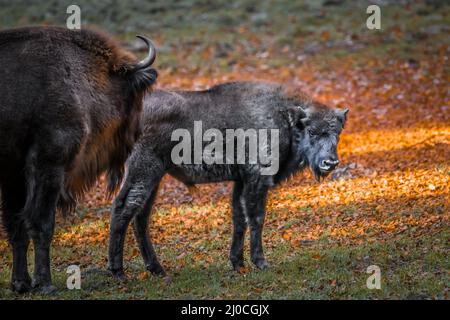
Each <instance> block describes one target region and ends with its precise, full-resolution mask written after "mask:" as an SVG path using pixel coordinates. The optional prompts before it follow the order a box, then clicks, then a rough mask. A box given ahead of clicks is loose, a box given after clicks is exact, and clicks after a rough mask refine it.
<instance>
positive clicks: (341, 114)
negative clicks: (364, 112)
mask: <svg viewBox="0 0 450 320" xmlns="http://www.w3.org/2000/svg"><path fill="white" fill-rule="evenodd" d="M335 112H336V116H337V118H338V119H339V121H340V122H341V123H342V128H343V127H344V125H345V121H347V113H348V109H347V108H346V109H337V110H336V111H335Z"/></svg>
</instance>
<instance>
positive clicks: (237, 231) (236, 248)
mask: <svg viewBox="0 0 450 320" xmlns="http://www.w3.org/2000/svg"><path fill="white" fill-rule="evenodd" d="M243 200H244V199H243V197H242V182H241V181H236V182H235V183H234V187H233V198H232V201H231V204H232V207H233V208H232V210H233V238H232V240H231V249H230V262H231V265H232V267H233V269H234V270H235V271H238V272H240V270H241V268H242V267H244V237H245V232H246V231H247V222H246V221H245V214H244V208H243V202H244V201H243Z"/></svg>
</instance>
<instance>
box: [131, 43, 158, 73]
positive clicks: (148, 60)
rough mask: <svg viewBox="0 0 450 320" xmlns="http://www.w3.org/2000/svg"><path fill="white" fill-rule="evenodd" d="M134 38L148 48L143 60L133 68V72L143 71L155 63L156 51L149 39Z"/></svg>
mask: <svg viewBox="0 0 450 320" xmlns="http://www.w3.org/2000/svg"><path fill="white" fill-rule="evenodd" d="M136 37H137V38H139V39H141V40H142V41H144V42H145V44H146V45H147V47H148V54H147V57H146V58H145V59H144V60H142V61H140V62H138V64H137V65H136V67H135V70H138V69H145V68H147V67H150V66H151V65H152V63H153V62H154V61H155V58H156V49H155V46H154V45H153V42H152V41H151V40H150V39H149V38H147V37H145V36H136Z"/></svg>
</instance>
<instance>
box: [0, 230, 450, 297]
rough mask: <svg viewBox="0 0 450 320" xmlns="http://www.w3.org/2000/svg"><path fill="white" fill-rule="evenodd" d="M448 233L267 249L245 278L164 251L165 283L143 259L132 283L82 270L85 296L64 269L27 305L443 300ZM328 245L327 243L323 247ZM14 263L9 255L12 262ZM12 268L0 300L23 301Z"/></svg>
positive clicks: (62, 253) (130, 268)
mask: <svg viewBox="0 0 450 320" xmlns="http://www.w3.org/2000/svg"><path fill="white" fill-rule="evenodd" d="M449 240H450V239H449V232H448V231H446V232H442V233H439V234H435V235H430V236H428V237H423V238H421V239H412V238H410V237H404V238H399V239H396V240H391V241H387V242H385V243H371V244H364V245H356V246H348V247H340V246H334V247H329V246H328V245H326V243H324V241H325V240H321V241H320V242H318V243H315V244H312V245H308V246H303V247H299V248H292V247H290V246H289V245H287V244H285V245H280V246H278V247H275V248H271V249H270V250H268V252H267V254H268V259H269V261H270V262H271V268H270V269H269V270H266V271H260V270H257V269H255V268H254V267H251V268H249V270H248V272H247V273H245V274H237V273H235V272H233V271H231V268H230V267H229V262H228V260H227V257H226V256H227V255H226V252H223V250H217V249H214V244H211V246H210V247H208V248H201V249H200V248H198V247H193V248H192V250H191V251H187V252H186V254H185V255H183V256H180V251H177V250H172V249H171V248H169V247H167V246H164V247H162V246H161V247H158V249H157V251H158V253H159V255H160V256H161V257H162V260H163V261H164V264H165V265H166V266H169V268H168V269H167V271H168V276H167V277H166V278H161V277H155V276H149V277H147V276H144V277H143V276H142V273H143V270H144V268H143V264H142V261H141V259H140V257H135V258H132V259H131V260H128V261H127V262H126V265H127V267H126V268H127V274H128V276H129V280H128V281H127V282H125V283H118V282H116V281H115V280H114V279H112V278H111V277H110V276H109V275H108V274H107V272H106V271H104V267H101V266H100V267H99V266H97V267H92V266H90V267H89V266H86V267H81V271H82V285H81V290H68V289H65V288H66V279H67V274H66V265H65V264H64V263H63V264H59V265H58V266H57V267H56V268H54V269H55V270H56V272H54V278H55V283H56V285H57V287H58V288H59V290H58V292H57V293H56V294H54V295H52V296H39V295H36V294H28V295H24V296H20V298H23V299H43V298H44V299H47V298H50V299H92V298H95V299H168V298H170V299H444V298H445V299H446V298H448V296H447V290H448V284H449V281H450V278H449V274H448V270H449V269H450V261H449V259H448V247H447V244H448V241H449ZM325 242H326V241H325ZM74 250H76V248H73V247H57V248H56V249H55V250H54V252H53V255H54V256H58V257H59V258H58V261H66V262H69V261H73V260H74V259H77V257H78V256H79V254H78V253H75V252H74ZM197 250H205V251H206V252H207V255H208V256H209V257H210V259H211V261H212V263H210V264H208V265H205V260H203V259H198V258H196V256H195V254H194V253H195V251H197ZM90 252H91V255H92V256H100V257H103V256H104V255H105V253H106V252H105V250H104V247H102V246H93V247H91V248H90ZM9 258H10V257H8V259H9ZM370 265H377V266H379V267H380V269H381V289H380V290H377V289H372V290H370V289H368V288H367V286H366V281H367V278H368V277H369V276H370V274H367V273H366V270H367V267H368V266H370ZM8 277H9V274H8V270H4V272H2V277H1V281H0V296H1V297H3V298H6V299H14V298H18V297H19V296H16V295H14V294H13V293H11V292H10V291H9V290H8V289H7V287H8V282H7V279H8Z"/></svg>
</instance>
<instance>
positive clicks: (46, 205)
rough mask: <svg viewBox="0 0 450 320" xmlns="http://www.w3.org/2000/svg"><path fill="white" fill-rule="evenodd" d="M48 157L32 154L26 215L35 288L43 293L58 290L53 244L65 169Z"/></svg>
mask: <svg viewBox="0 0 450 320" xmlns="http://www.w3.org/2000/svg"><path fill="white" fill-rule="evenodd" d="M49 150H50V149H49ZM48 154H50V153H49V152H45V153H44V152H43V151H41V154H39V153H38V152H33V151H32V152H30V155H29V158H28V160H27V165H26V169H27V170H26V179H27V200H26V203H25V208H24V212H23V214H24V217H25V219H26V220H27V226H28V229H29V233H30V236H31V238H32V240H33V243H34V258H35V259H34V262H35V267H34V277H33V287H34V288H36V289H39V290H40V291H41V292H42V293H44V294H46V293H51V292H52V291H54V290H55V287H54V286H53V285H52V279H51V272H50V245H51V242H52V238H53V231H54V227H55V211H56V205H57V202H58V198H59V195H60V192H61V189H62V187H63V183H64V167H63V166H62V165H58V164H55V163H56V162H54V161H50V159H48V156H47V155H48ZM53 156H55V155H54V154H53V153H52V154H51V157H53Z"/></svg>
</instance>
